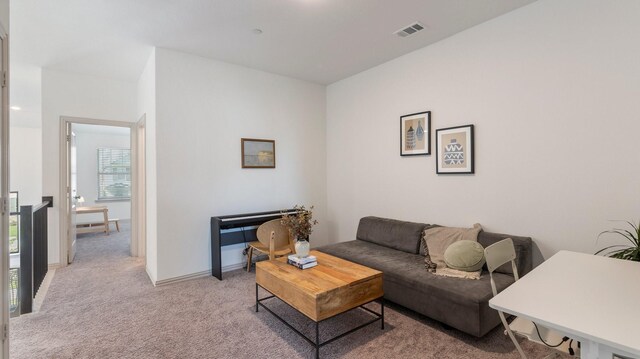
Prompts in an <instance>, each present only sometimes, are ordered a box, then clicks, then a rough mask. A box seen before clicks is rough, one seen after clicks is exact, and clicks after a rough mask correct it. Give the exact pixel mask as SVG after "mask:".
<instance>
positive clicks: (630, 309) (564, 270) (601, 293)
mask: <svg viewBox="0 0 640 359" xmlns="http://www.w3.org/2000/svg"><path fill="white" fill-rule="evenodd" d="M489 306H490V307H491V308H494V309H497V310H500V311H503V312H505V313H510V314H513V315H516V316H519V317H523V318H526V319H529V320H531V321H533V322H536V323H538V324H541V325H543V326H546V327H548V328H551V329H555V330H557V331H559V332H562V333H565V334H566V335H567V336H569V337H571V338H574V339H577V340H579V341H580V342H581V358H588V359H596V358H600V359H605V358H606V359H610V358H611V357H612V356H613V354H617V355H622V356H625V357H630V358H640V263H638V262H630V261H625V260H620V259H613V258H607V257H602V256H595V255H591V254H584V253H575V252H569V251H560V252H558V253H557V254H555V255H554V256H553V257H551V258H549V260H547V261H545V262H544V263H542V264H541V265H540V266H538V267H536V268H535V269H534V270H533V271H531V272H530V273H529V274H527V275H526V276H524V277H523V278H521V279H520V280H519V281H517V282H516V283H514V284H513V285H511V286H510V287H508V288H507V289H505V290H504V291H502V292H501V293H499V294H498V295H497V296H495V297H494V298H492V299H491V300H490V301H489Z"/></svg>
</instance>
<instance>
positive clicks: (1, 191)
mask: <svg viewBox="0 0 640 359" xmlns="http://www.w3.org/2000/svg"><path fill="white" fill-rule="evenodd" d="M0 43H1V45H0V46H2V68H1V69H0V82H3V84H2V94H1V96H2V101H1V102H2V107H1V110H0V111H1V113H0V121H1V123H0V197H1V198H2V203H1V204H0V206H1V207H2V210H1V211H0V212H1V215H0V233H1V234H0V239H1V240H0V243H2V249H1V250H0V253H1V254H2V255H0V266H1V267H2V278H1V279H0V283H1V284H2V285H1V286H2V299H0V305H2V308H1V309H0V321H1V323H2V326H1V327H0V340H1V341H2V349H1V350H0V359H2V358H9V214H8V213H7V210H8V207H9V203H8V201H9V200H8V198H9V36H8V34H7V32H6V31H5V30H4V29H3V28H2V26H1V25H0ZM1 77H4V80H2V79H1Z"/></svg>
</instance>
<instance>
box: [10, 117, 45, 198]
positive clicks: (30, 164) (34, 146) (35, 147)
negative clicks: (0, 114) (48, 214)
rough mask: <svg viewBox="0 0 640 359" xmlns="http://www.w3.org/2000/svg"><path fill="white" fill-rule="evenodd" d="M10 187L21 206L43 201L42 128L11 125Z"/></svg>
mask: <svg viewBox="0 0 640 359" xmlns="http://www.w3.org/2000/svg"><path fill="white" fill-rule="evenodd" d="M10 133H11V134H10V136H11V138H10V139H9V142H10V149H9V154H10V156H11V159H10V161H9V165H10V169H9V175H10V176H11V178H10V180H9V189H10V190H11V191H18V196H19V197H18V200H19V202H20V205H21V206H26V205H36V204H39V203H40V202H42V151H41V149H42V129H40V128H28V127H11V129H10Z"/></svg>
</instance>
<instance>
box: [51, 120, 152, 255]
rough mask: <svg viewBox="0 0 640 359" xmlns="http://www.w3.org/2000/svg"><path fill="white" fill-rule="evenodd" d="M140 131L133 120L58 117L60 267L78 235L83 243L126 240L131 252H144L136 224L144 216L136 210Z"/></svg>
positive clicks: (72, 251) (73, 251)
mask: <svg viewBox="0 0 640 359" xmlns="http://www.w3.org/2000/svg"><path fill="white" fill-rule="evenodd" d="M139 131H144V127H142V128H139V126H138V125H137V124H136V123H129V122H119V121H105V120H94V119H85V118H72V117H62V118H61V135H62V138H61V142H60V143H61V156H60V158H61V171H60V174H61V181H60V183H61V196H60V198H62V199H63V200H65V202H66V203H65V204H64V211H63V213H62V216H61V220H60V227H61V231H60V238H61V240H60V258H61V259H62V260H61V264H62V265H63V266H66V265H68V264H70V263H72V262H73V261H74V259H75V256H76V253H77V251H78V250H79V249H80V250H81V249H82V246H79V245H78V244H79V242H78V240H79V239H80V240H82V241H84V242H82V243H85V244H87V245H91V243H93V244H94V245H105V244H106V243H111V244H112V245H114V246H115V247H114V248H120V249H122V245H123V243H122V241H126V246H127V250H128V254H129V255H130V256H132V257H142V256H144V252H142V251H140V250H139V249H140V248H144V237H142V236H139V233H140V231H139V227H140V226H141V225H142V226H144V221H145V216H144V215H142V216H141V215H140V212H139V208H140V205H139V202H140V192H142V191H143V190H144V188H143V186H140V185H139V183H138V182H139V178H140V177H141V176H140V171H144V165H140V164H139V163H140V158H141V157H142V159H143V160H144V156H139V152H140V151H139V148H138V138H139ZM101 236H103V237H101ZM109 236H111V237H109ZM100 238H110V241H104V240H103V241H100ZM116 239H118V240H119V241H120V242H117V241H116ZM114 241H115V242H114ZM94 249H95V248H94ZM94 252H95V251H94Z"/></svg>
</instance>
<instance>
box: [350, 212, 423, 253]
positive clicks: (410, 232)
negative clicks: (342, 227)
mask: <svg viewBox="0 0 640 359" xmlns="http://www.w3.org/2000/svg"><path fill="white" fill-rule="evenodd" d="M426 227H427V225H426V224H424V223H415V222H405V221H398V220H395V219H388V218H380V217H363V218H362V219H360V224H359V225H358V233H357V239H359V240H361V241H366V242H371V243H375V244H378V245H381V246H384V247H389V248H393V249H397V250H399V251H403V252H407V253H414V254H418V250H419V249H420V239H421V238H422V232H423V231H424V229H425V228H426Z"/></svg>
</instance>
